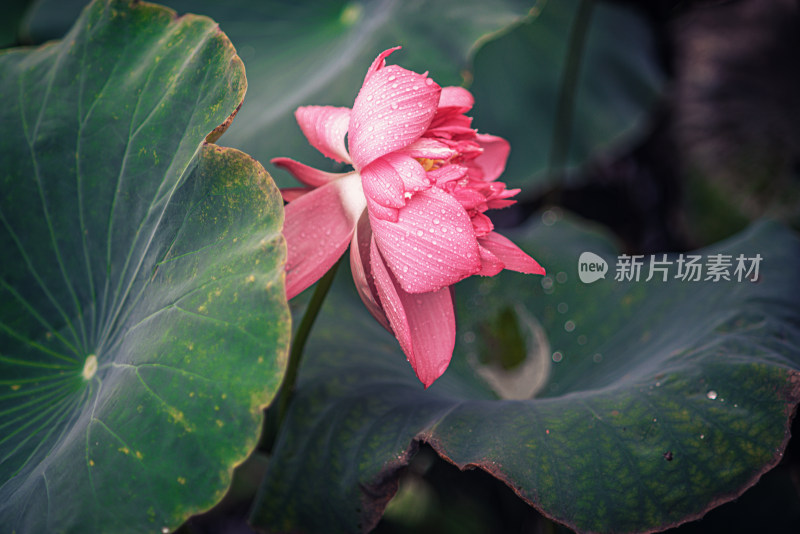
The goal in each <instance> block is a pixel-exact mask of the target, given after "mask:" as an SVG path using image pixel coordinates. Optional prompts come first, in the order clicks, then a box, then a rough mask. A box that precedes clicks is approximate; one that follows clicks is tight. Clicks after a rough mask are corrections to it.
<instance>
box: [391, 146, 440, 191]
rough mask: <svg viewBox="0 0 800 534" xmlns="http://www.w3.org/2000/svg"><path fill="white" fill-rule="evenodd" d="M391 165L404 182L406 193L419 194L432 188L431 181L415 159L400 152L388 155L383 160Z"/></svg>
mask: <svg viewBox="0 0 800 534" xmlns="http://www.w3.org/2000/svg"><path fill="white" fill-rule="evenodd" d="M381 160H382V161H385V162H386V163H388V164H389V165H391V166H392V167H393V168H394V170H395V172H397V174H398V175H399V176H400V179H401V180H402V181H403V189H404V190H405V191H406V192H411V193H417V192H419V191H422V190H424V189H428V188H429V187H430V186H431V181H430V180H429V179H428V175H427V174H426V173H425V169H423V168H422V165H420V163H419V161H417V160H416V159H414V158H413V157H411V156H409V155H407V154H404V153H399V152H394V153H392V154H387V155H385V156H384V157H382V158H381Z"/></svg>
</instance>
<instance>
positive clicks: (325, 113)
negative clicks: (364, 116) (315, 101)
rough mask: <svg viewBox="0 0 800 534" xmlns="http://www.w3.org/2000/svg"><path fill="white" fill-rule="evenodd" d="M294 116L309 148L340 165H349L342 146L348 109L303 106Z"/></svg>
mask: <svg viewBox="0 0 800 534" xmlns="http://www.w3.org/2000/svg"><path fill="white" fill-rule="evenodd" d="M294 116H295V118H296V119H297V124H299V125H300V129H301V130H303V134H305V136H306V138H307V139H308V142H309V143H311V146H313V147H314V148H316V149H317V150H319V151H320V152H322V153H323V154H324V155H325V156H327V157H329V158H331V159H335V160H336V161H338V162H340V163H351V161H350V155H349V154H348V153H347V148H346V147H345V146H344V136H345V135H346V134H347V129H348V127H349V124H350V109H349V108H337V107H333V106H303V107H299V108H297V111H295V112H294Z"/></svg>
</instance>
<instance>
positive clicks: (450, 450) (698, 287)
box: [253, 213, 800, 532]
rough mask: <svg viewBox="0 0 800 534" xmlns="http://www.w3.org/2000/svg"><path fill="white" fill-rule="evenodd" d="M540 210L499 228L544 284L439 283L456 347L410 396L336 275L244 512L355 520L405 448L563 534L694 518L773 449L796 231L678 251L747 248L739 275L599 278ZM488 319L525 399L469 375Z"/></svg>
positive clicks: (562, 228)
mask: <svg viewBox="0 0 800 534" xmlns="http://www.w3.org/2000/svg"><path fill="white" fill-rule="evenodd" d="M554 219H555V218H554V217H553V216H552V213H550V214H548V216H547V217H545V218H544V220H545V221H546V222H547V223H548V224H549V225H548V224H535V225H533V226H532V227H530V228H528V229H527V230H526V231H525V232H524V233H521V234H518V235H516V236H513V237H514V238H515V239H516V241H517V242H518V243H520V244H521V246H522V247H523V248H524V249H525V250H527V251H529V252H530V253H532V254H533V255H534V256H535V257H536V258H537V259H538V260H539V261H540V262H541V263H542V265H544V266H545V267H546V268H547V269H548V272H549V274H548V276H547V277H546V278H544V279H542V278H541V277H533V276H526V275H520V274H517V273H503V274H501V275H499V276H497V277H494V278H482V279H481V278H476V279H470V280H469V281H467V282H466V283H462V284H461V285H460V286H459V287H458V288H457V294H458V296H459V300H458V317H459V345H458V346H457V350H456V354H455V356H454V360H453V362H452V364H451V367H450V369H448V371H447V372H446V373H445V375H444V376H443V377H442V378H441V379H440V380H439V381H437V382H436V383H435V384H434V385H433V386H432V387H431V388H429V389H428V390H427V391H426V390H423V389H422V387H421V386H420V384H419V382H418V381H417V380H416V379H415V377H414V375H413V372H412V371H411V368H410V366H409V365H408V364H407V362H405V359H404V357H403V355H402V352H401V351H400V350H399V349H398V347H397V342H396V341H395V340H394V339H393V338H392V336H391V335H390V334H388V333H386V332H385V331H383V330H382V329H381V328H380V327H379V326H378V325H377V324H376V323H375V322H374V321H373V320H372V319H371V318H370V316H369V314H368V313H366V312H365V311H364V310H363V306H362V305H361V303H360V302H359V300H358V297H356V296H355V292H354V291H353V289H352V287H351V285H352V283H351V282H350V281H349V280H347V279H346V278H347V277H346V276H342V277H340V279H339V288H338V289H337V292H335V294H334V297H333V298H332V299H331V300H330V302H328V303H327V308H326V309H325V310H324V312H323V315H322V316H321V317H320V319H319V322H318V329H317V331H316V333H315V334H314V336H313V337H312V339H311V340H310V342H309V347H308V349H307V359H306V361H305V367H304V369H303V372H302V373H301V376H300V383H299V390H298V395H297V397H296V401H295V404H294V405H293V407H292V409H291V411H290V414H289V418H288V426H287V427H286V429H285V432H284V433H283V434H282V435H281V436H280V437H279V440H278V442H277V445H276V449H275V455H274V456H273V458H272V460H271V462H272V463H271V467H270V469H269V471H268V473H267V476H266V478H265V480H264V484H263V486H262V494H261V495H260V498H259V502H258V506H257V508H256V510H255V513H254V516H253V517H254V520H255V522H256V523H257V524H258V525H260V526H267V527H270V528H274V529H275V530H277V531H289V530H292V531H294V530H295V529H296V530H300V531H308V532H315V531H321V530H324V531H326V532H352V531H356V530H359V528H361V529H367V528H369V527H370V526H371V525H373V524H374V522H375V521H376V520H377V518H378V517H379V516H380V514H381V512H382V510H383V507H384V506H385V504H386V502H387V500H388V499H389V498H390V497H391V496H392V494H393V492H394V491H395V490H396V477H397V475H398V470H399V469H400V468H402V467H403V466H405V465H406V464H407V463H408V461H409V457H410V456H411V455H413V454H414V452H415V450H416V447H417V444H418V443H419V442H425V443H429V444H430V445H432V446H433V447H434V448H435V449H436V451H437V452H438V453H439V454H440V455H441V456H442V457H444V458H446V459H448V460H450V461H451V462H453V463H454V464H456V465H457V466H459V467H461V468H472V467H478V468H481V469H484V470H485V471H487V472H489V473H490V474H492V475H494V476H496V477H497V478H499V479H501V480H503V481H505V482H506V483H507V484H508V485H509V486H511V487H512V488H513V489H514V491H515V492H516V493H517V494H518V495H519V496H520V497H521V498H523V499H524V500H526V501H527V502H529V503H531V504H532V505H534V506H535V507H537V508H538V509H539V510H541V511H542V512H543V513H544V514H545V515H547V516H549V517H552V518H554V519H556V520H557V521H559V522H562V523H564V524H567V525H569V526H571V527H573V528H575V529H578V530H580V531H599V532H609V531H613V532H638V531H645V530H658V529H664V528H668V527H669V526H672V525H675V524H679V523H681V522H684V521H687V520H690V519H694V518H697V517H700V516H701V515H703V514H704V513H705V512H707V511H708V510H709V509H710V508H713V507H714V506H717V505H718V504H721V503H722V502H726V501H728V500H731V499H733V498H735V497H736V496H738V495H739V494H741V493H742V492H743V491H745V490H746V489H747V488H748V487H750V486H751V485H752V484H754V483H755V482H756V481H757V480H758V478H759V477H760V476H761V474H763V473H764V472H765V471H767V470H769V469H770V468H771V467H772V466H774V465H775V464H776V463H777V462H778V460H779V459H780V458H781V455H782V451H783V449H784V448H785V445H786V442H787V440H788V437H789V423H790V418H791V415H792V413H793V411H794V408H795V405H796V403H797V401H798V399H800V388H799V387H798V384H799V383H800V375H798V372H797V369H798V367H800V329H798V324H800V313H799V312H798V310H797V306H796V302H795V298H796V295H797V294H798V291H800V276H798V274H797V273H798V272H799V271H800V245H799V244H798V240H797V238H796V237H795V236H794V235H792V234H791V233H790V232H788V231H787V230H785V229H783V228H782V227H780V226H778V225H776V224H773V223H761V224H758V225H756V226H754V227H752V228H750V229H748V230H747V231H745V232H744V233H743V234H741V235H739V236H737V237H736V238H734V239H732V240H730V241H727V242H724V243H722V244H720V245H717V246H715V247H713V248H710V249H704V250H701V251H698V254H700V255H702V256H703V257H704V258H707V257H708V256H709V255H711V254H717V253H721V254H730V255H732V256H733V258H734V260H733V261H734V265H735V258H736V257H737V256H738V255H739V254H743V255H744V256H745V257H748V258H749V257H755V255H756V254H760V255H761V257H762V262H761V264H760V275H759V278H758V281H757V282H751V281H749V280H746V279H745V280H742V281H741V282H739V281H736V279H735V277H734V278H733V279H732V280H731V281H724V280H722V281H720V282H711V281H708V282H703V281H699V282H690V281H682V280H679V279H678V280H676V279H674V278H672V279H670V280H669V281H667V282H662V281H660V278H654V279H652V280H650V281H649V282H646V281H645V279H646V278H647V274H648V273H647V269H648V268H647V265H646V266H645V268H644V269H643V272H642V278H641V280H640V281H639V282H618V281H615V280H614V266H615V259H616V256H617V252H616V251H615V249H614V247H613V246H612V244H611V242H610V241H609V240H608V238H606V237H604V236H603V235H601V234H599V233H597V232H594V231H591V230H587V229H584V228H582V227H581V226H580V225H578V224H575V223H572V222H569V221H565V220H560V221H558V222H555V223H554V222H553V221H554ZM584 251H591V252H594V253H595V254H598V255H599V256H601V257H603V258H604V259H605V260H606V261H608V262H609V264H610V270H611V272H610V273H609V274H608V275H607V276H606V278H605V279H600V280H597V281H596V282H594V283H593V284H584V283H582V282H580V281H579V280H578V277H577V274H578V258H579V256H580V254H581V253H582V252H584ZM656 259H658V260H660V259H662V258H661V257H660V256H659V257H658V258H656ZM672 259H673V260H675V258H672ZM704 261H705V260H704ZM672 269H673V270H672V274H673V275H674V274H676V269H677V267H676V265H673V266H672ZM731 274H733V268H732V269H731ZM509 306H511V309H512V310H513V314H511V316H509V313H508V309H509ZM499 318H500V319H502V320H504V321H516V323H517V326H516V328H518V329H519V331H520V332H521V336H522V338H523V339H524V342H525V345H526V351H527V353H528V356H527V358H528V359H529V360H530V362H527V361H526V362H524V363H523V366H525V365H526V364H528V363H531V364H532V365H533V368H534V369H536V370H538V373H537V374H536V375H534V376H539V377H541V376H542V375H544V376H545V377H546V380H543V381H542V383H541V385H540V386H538V388H537V391H536V397H535V398H533V399H525V400H503V399H501V398H499V397H500V396H501V395H500V393H502V394H503V395H506V393H505V392H503V391H501V390H496V389H493V388H492V387H490V386H489V383H488V382H485V381H484V380H483V379H482V378H481V376H480V374H479V370H482V369H483V366H482V363H481V358H480V355H481V347H482V344H484V343H486V342H487V339H491V338H487V337H486V335H485V333H484V332H485V331H487V330H488V331H490V332H491V331H493V330H495V329H496V324H497V322H498V319H499ZM501 346H502V345H501ZM514 369H515V368H511V369H507V370H506V371H512V372H513V371H514ZM507 378H508V377H503V376H501V377H500V381H501V382H503V381H504V380H505V381H507Z"/></svg>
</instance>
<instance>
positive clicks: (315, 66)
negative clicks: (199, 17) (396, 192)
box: [29, 0, 534, 185]
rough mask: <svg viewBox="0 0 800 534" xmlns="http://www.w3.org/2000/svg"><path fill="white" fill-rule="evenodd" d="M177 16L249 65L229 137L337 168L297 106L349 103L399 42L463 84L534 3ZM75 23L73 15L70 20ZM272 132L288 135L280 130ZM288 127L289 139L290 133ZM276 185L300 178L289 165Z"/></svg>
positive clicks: (475, 1) (261, 150)
mask: <svg viewBox="0 0 800 534" xmlns="http://www.w3.org/2000/svg"><path fill="white" fill-rule="evenodd" d="M78 3H79V2H78V1H77V0H70V1H68V2H66V3H65V0H44V1H42V2H39V4H38V5H37V9H36V11H35V12H34V13H32V16H31V17H30V25H29V31H30V32H31V33H32V34H33V35H35V36H40V38H42V37H45V36H52V35H53V34H54V33H55V34H56V35H58V33H57V30H55V28H56V27H57V22H58V19H59V17H62V18H63V17H64V15H60V13H66V14H67V17H69V15H68V14H69V13H70V11H72V12H74V11H75V9H76V7H70V5H71V4H72V5H73V6H74V4H78ZM164 3H166V4H167V5H169V6H170V7H172V8H174V9H176V10H177V11H178V12H193V13H203V14H206V15H209V16H211V17H213V18H214V19H215V20H217V21H218V22H219V23H220V26H221V28H222V29H223V30H224V31H225V32H226V33H227V35H228V36H230V38H231V40H232V41H233V43H234V44H235V45H236V48H237V50H238V51H239V53H240V55H241V56H242V59H243V60H244V62H245V65H246V67H247V78H248V85H249V87H248V93H247V101H246V102H245V104H244V107H243V109H242V113H241V114H240V116H239V118H238V119H237V120H236V123H235V124H234V125H233V126H232V127H231V130H230V131H229V132H228V134H227V135H226V136H225V143H226V144H228V145H230V146H235V147H236V148H239V149H242V150H244V151H245V152H247V153H248V154H252V155H253V156H255V157H256V158H257V159H259V160H260V161H263V162H267V161H269V160H270V159H271V158H274V157H277V156H289V157H292V158H294V159H297V160H300V161H303V162H306V163H309V164H315V165H318V166H320V167H330V166H331V165H332V164H333V162H332V161H331V160H326V159H325V158H324V157H323V156H322V155H320V154H319V153H318V152H317V151H316V150H315V149H314V148H312V147H311V146H310V145H309V144H308V142H307V141H306V139H305V138H304V137H303V135H302V133H301V132H300V129H299V127H298V126H297V124H296V122H295V119H294V110H295V109H296V108H297V107H298V106H303V105H310V104H319V105H325V104H330V105H337V106H348V107H350V106H352V105H353V101H354V100H355V97H356V94H357V93H358V89H359V88H360V87H361V83H362V82H363V80H364V75H365V74H366V71H367V67H369V65H370V63H371V62H372V61H373V60H374V59H375V57H376V56H377V55H378V54H379V53H380V52H382V51H383V50H385V49H387V48H391V47H393V46H397V45H402V46H403V47H404V49H403V50H402V51H401V52H399V53H397V54H396V55H395V56H394V57H392V61H393V62H397V63H399V64H402V65H403V66H404V67H406V68H409V69H414V70H417V71H419V72H423V71H430V73H431V76H432V77H433V78H434V79H435V80H436V81H437V82H439V83H441V84H446V85H459V84H461V83H462V82H463V77H462V73H463V72H465V69H467V68H468V67H469V65H468V57H469V56H470V55H471V54H472V53H473V52H474V51H475V49H476V48H477V47H478V46H479V45H480V44H482V43H483V42H484V41H485V40H487V39H488V38H490V37H491V36H492V35H493V33H494V32H498V31H500V30H502V29H503V28H506V27H508V26H509V25H511V24H514V23H516V22H518V21H520V20H521V19H522V18H523V17H525V16H526V15H527V13H528V11H529V10H530V8H531V6H532V5H533V4H534V2H530V1H524V0H502V1H498V2H490V3H487V2H482V1H480V0H469V1H464V0H460V1H455V0H435V1H423V2H401V1H395V0H377V1H363V2H362V1H354V2H347V1H344V0H337V1H332V2H323V3H319V2H300V3H293V4H289V3H286V2H251V1H249V0H236V1H232V2H213V1H198V0H167V1H165V2H164ZM67 20H71V18H67ZM274 132H281V134H279V135H275V134H274ZM285 132H290V133H291V135H285ZM275 177H276V179H277V180H278V183H279V184H285V185H289V184H294V183H295V182H294V180H293V179H291V178H289V175H288V174H287V173H285V172H284V171H282V170H278V171H277V172H275Z"/></svg>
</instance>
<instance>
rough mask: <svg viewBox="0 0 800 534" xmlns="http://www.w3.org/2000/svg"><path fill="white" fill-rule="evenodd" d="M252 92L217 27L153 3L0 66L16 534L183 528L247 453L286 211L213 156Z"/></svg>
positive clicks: (5, 366)
mask: <svg viewBox="0 0 800 534" xmlns="http://www.w3.org/2000/svg"><path fill="white" fill-rule="evenodd" d="M245 85H246V83H245V78H244V70H243V68H242V64H241V61H240V60H239V59H238V57H237V56H236V53H235V51H234V49H233V47H232V45H231V44H230V42H229V41H228V39H227V38H226V37H225V36H224V34H222V33H221V32H220V31H219V29H218V28H217V26H216V24H215V23H214V22H213V21H211V20H210V19H207V18H205V17H197V16H186V17H182V18H179V19H176V17H175V16H174V13H173V12H171V11H169V10H167V9H164V8H161V7H157V6H154V5H151V4H138V3H135V4H130V3H128V2H124V1H108V2H103V1H98V2H95V3H93V4H91V5H90V6H89V7H88V8H87V10H86V11H84V12H83V14H82V16H81V18H80V19H79V20H78V22H77V23H76V25H75V26H74V28H73V29H72V30H71V31H70V33H69V34H68V35H67V36H66V37H65V39H64V40H63V41H61V42H56V43H51V44H49V45H45V46H43V47H41V48H37V49H20V50H12V51H8V52H6V53H3V54H2V55H0V100H2V102H3V107H2V110H0V124H1V125H2V135H0V161H1V162H2V167H1V169H2V170H0V189H1V191H2V193H0V254H2V261H0V429H1V430H0V524H2V525H3V530H4V531H9V532H82V533H83V532H99V531H102V532H148V531H151V532H152V531H159V530H160V529H161V528H162V527H163V526H167V527H175V526H177V525H178V524H179V523H180V522H181V521H182V519H183V518H185V517H186V516H187V515H188V514H190V513H192V512H195V511H199V510H202V509H204V508H207V507H209V506H211V505H212V504H213V503H214V502H215V501H216V500H217V499H218V498H219V497H220V496H221V495H222V493H223V492H224V490H225V488H226V487H227V485H228V483H229V482H230V474H231V470H232V467H233V465H234V463H236V462H237V461H240V460H242V459H243V458H244V457H245V456H246V455H247V453H248V451H249V449H250V448H252V447H253V445H254V443H255V441H256V438H257V436H258V430H259V422H260V411H259V406H260V405H263V404H266V403H267V402H269V401H270V399H271V396H272V395H273V394H274V392H275V390H276V388H277V385H278V383H279V381H280V378H281V376H282V373H283V364H284V357H285V353H286V348H287V347H286V346H287V341H288V329H289V317H288V310H287V307H286V303H285V300H284V297H283V295H284V289H283V276H282V270H283V269H282V267H283V257H284V244H283V239H282V237H281V236H280V228H281V224H282V203H281V201H280V197H279V195H278V193H277V190H276V188H275V186H274V184H273V183H272V182H271V180H270V178H269V175H268V174H267V173H266V172H265V171H264V169H263V168H262V167H261V166H260V165H259V164H258V163H257V162H255V161H254V160H253V159H252V158H250V157H248V156H246V155H245V154H243V153H241V152H238V151H235V150H232V149H224V148H220V147H216V146H214V145H210V144H204V142H203V140H204V138H205V137H206V136H207V135H208V134H209V132H211V131H212V130H215V129H216V130H215V133H214V135H215V136H216V135H218V134H219V133H221V131H222V129H224V127H221V128H217V127H218V126H220V125H224V124H227V122H228V120H229V118H230V117H231V115H232V113H234V112H235V110H236V109H237V106H239V104H240V103H241V101H242V98H243V96H244V91H245ZM200 466H202V468H201V467H200Z"/></svg>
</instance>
